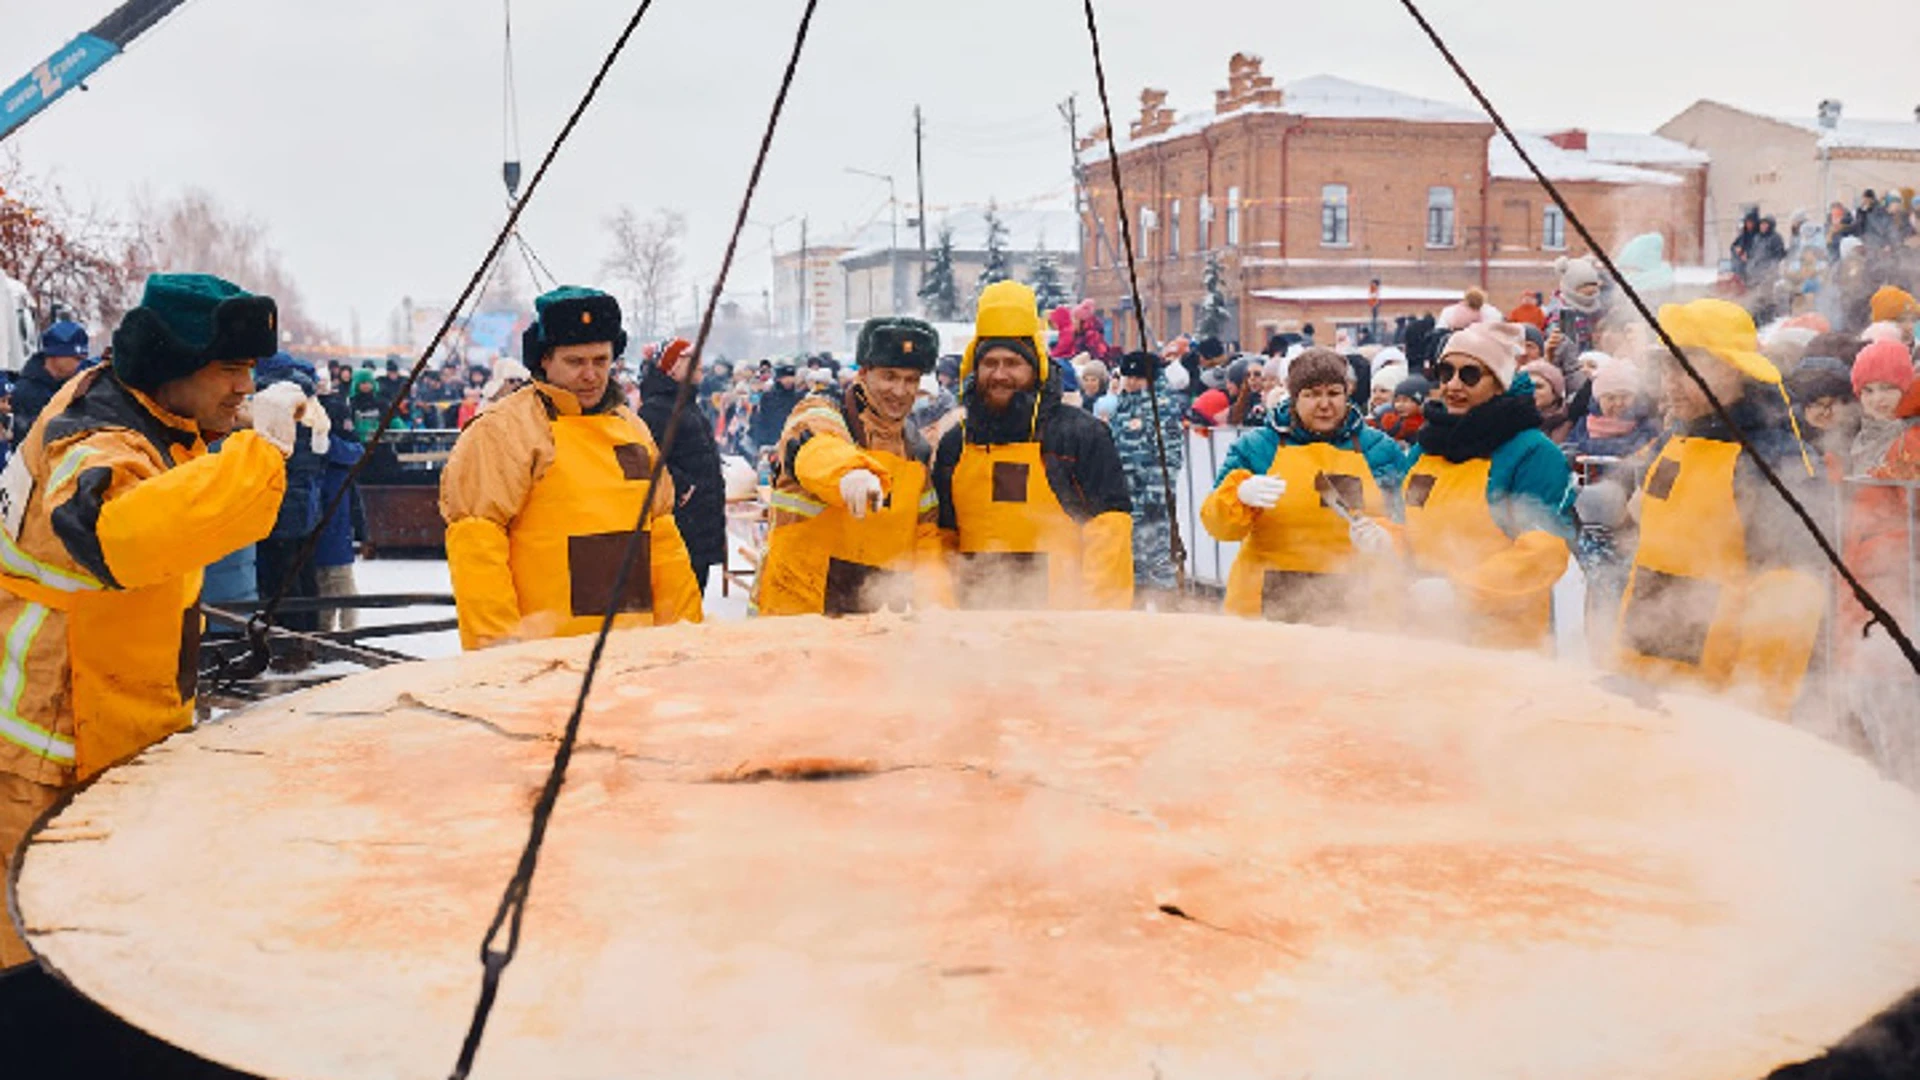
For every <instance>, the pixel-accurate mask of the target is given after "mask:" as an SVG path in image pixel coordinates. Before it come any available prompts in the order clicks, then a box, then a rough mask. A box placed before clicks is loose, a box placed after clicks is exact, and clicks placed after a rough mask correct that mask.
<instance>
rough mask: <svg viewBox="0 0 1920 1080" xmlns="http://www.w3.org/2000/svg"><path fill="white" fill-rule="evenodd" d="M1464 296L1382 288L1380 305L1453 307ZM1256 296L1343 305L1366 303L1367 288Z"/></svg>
mask: <svg viewBox="0 0 1920 1080" xmlns="http://www.w3.org/2000/svg"><path fill="white" fill-rule="evenodd" d="M1463 294H1464V290H1462V289H1431V288H1420V287H1417V286H1412V285H1382V286H1380V302H1381V303H1383V304H1391V303H1394V302H1396V301H1397V302H1400V303H1405V304H1451V303H1454V302H1455V301H1457V300H1459V299H1460V297H1461V296H1462V295H1463ZM1253 295H1254V297H1255V298H1256V299H1260V300H1281V301H1287V302H1291V303H1296V304H1302V303H1320V304H1333V303H1342V302H1351V303H1366V301H1367V288H1366V286H1364V285H1310V286H1303V287H1301V288H1297V289H1255V290H1253Z"/></svg>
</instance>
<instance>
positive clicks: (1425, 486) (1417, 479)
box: [1407, 473, 1433, 506]
mask: <svg viewBox="0 0 1920 1080" xmlns="http://www.w3.org/2000/svg"><path fill="white" fill-rule="evenodd" d="M1432 494H1433V474H1432V473H1416V474H1414V475H1413V476H1410V477H1408V478H1407V505H1408V506H1425V505H1427V497H1428V496H1429V495H1432Z"/></svg>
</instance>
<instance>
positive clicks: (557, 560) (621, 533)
mask: <svg viewBox="0 0 1920 1080" xmlns="http://www.w3.org/2000/svg"><path fill="white" fill-rule="evenodd" d="M534 304H535V308H536V311H537V313H538V314H537V317H536V319H535V320H534V323H533V325H532V326H530V327H528V328H527V332H526V335H525V339H526V340H525V344H526V356H527V358H528V360H529V363H528V367H529V368H530V369H531V370H532V372H533V376H534V382H533V383H532V384H531V385H529V386H526V387H523V388H521V389H519V390H517V391H514V392H513V393H512V394H510V395H508V396H507V397H505V398H502V399H501V400H499V401H498V402H495V403H494V405H493V406H492V407H491V408H489V409H488V410H487V411H486V412H484V413H482V414H481V415H480V416H479V417H477V418H476V419H475V420H474V422H473V423H472V424H471V425H469V426H468V427H467V429H466V430H465V431H463V432H461V433H460V439H459V441H458V442H456V443H455V444H454V448H453V456H452V457H451V458H450V459H448V461H447V466H446V469H445V470H444V471H443V472H442V473H441V477H440V513H441V516H443V517H444V518H446V521H447V563H448V566H449V568H450V569H451V571H452V574H453V597H454V603H455V607H456V612H457V614H458V616H459V619H460V641H461V644H462V645H464V646H465V647H466V648H469V649H478V648H484V647H486V646H488V645H493V644H497V643H500V642H502V641H514V640H527V639H532V638H545V637H565V636H569V635H574V634H587V633H591V632H593V631H594V630H595V629H596V628H597V627H598V626H599V625H600V619H601V617H602V615H603V613H604V612H605V611H606V608H607V606H608V604H609V603H610V602H611V601H612V600H613V590H614V586H615V584H616V582H617V579H618V576H619V572H620V565H621V561H622V559H624V558H625V556H626V553H627V551H628V548H629V545H630V544H631V542H632V541H633V540H634V526H635V524H636V523H639V522H640V521H641V514H640V509H641V499H642V497H643V493H644V492H645V490H646V486H647V479H648V477H649V476H650V475H651V474H652V472H653V469H654V463H655V462H656V461H657V460H658V458H659V451H658V449H657V448H656V447H655V446H654V444H653V437H652V436H651V435H649V434H648V433H647V427H646V425H645V424H643V423H642V422H641V421H640V418H639V417H638V416H635V415H634V413H633V411H632V410H631V409H629V408H627V406H626V404H625V403H624V401H623V400H622V395H621V393H620V389H619V387H618V386H617V385H615V384H614V382H613V378H612V366H613V361H614V358H615V357H617V356H618V355H619V353H620V352H621V351H622V350H623V349H625V347H626V341H627V335H626V332H625V331H623V330H622V329H621V328H620V306H619V305H618V304H617V303H615V302H614V299H613V298H612V297H610V296H608V295H606V294H605V293H601V292H596V291H593V290H591V289H578V288H572V287H567V288H561V289H557V290H555V291H553V292H550V293H548V294H546V295H545V296H542V297H540V298H539V299H538V300H536V301H535V302H534ZM673 504H674V498H673V482H672V480H671V479H669V478H668V477H667V476H665V475H664V474H663V475H662V476H661V477H660V482H659V486H658V487H657V488H655V490H654V497H653V503H652V506H651V507H650V508H649V509H648V511H647V516H646V520H645V523H644V524H643V525H642V526H641V531H642V533H643V534H644V535H642V536H641V537H640V538H639V543H638V552H637V556H636V559H635V564H634V567H633V571H632V572H631V573H630V574H629V575H628V580H627V583H626V587H625V589H624V590H622V592H621V594H620V598H619V602H618V614H617V616H616V620H617V621H616V625H618V626H660V625H665V624H667V623H673V622H681V621H687V622H699V621H700V618H701V608H700V587H699V585H698V584H697V583H696V582H695V580H694V577H693V566H692V563H691V561H690V560H689V559H688V557H687V548H686V544H685V543H683V542H682V541H681V539H680V530H679V529H678V528H677V527H676V526H675V525H674V521H673Z"/></svg>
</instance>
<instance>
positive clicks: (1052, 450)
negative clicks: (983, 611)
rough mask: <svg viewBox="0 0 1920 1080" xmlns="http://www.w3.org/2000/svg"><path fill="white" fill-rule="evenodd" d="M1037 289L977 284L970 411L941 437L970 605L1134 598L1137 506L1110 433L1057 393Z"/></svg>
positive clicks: (944, 528) (943, 489) (943, 514)
mask: <svg viewBox="0 0 1920 1080" xmlns="http://www.w3.org/2000/svg"><path fill="white" fill-rule="evenodd" d="M1058 376H1059V373H1058V372H1055V371H1053V370H1051V367H1050V365H1049V363H1048V358H1047V341H1046V335H1045V331H1044V329H1043V328H1042V324H1041V321H1040V316H1039V312H1038V308H1037V307H1036V305H1035V303H1034V296H1033V290H1032V289H1030V288H1028V287H1027V286H1025V285H1022V284H1020V283H1018V282H1014V281H1002V282H998V283H995V284H993V285H989V286H988V287H987V288H986V289H985V290H984V291H982V292H981V294H980V311H979V315H978V317H977V320H976V322H975V325H974V336H973V341H972V342H971V343H969V344H968V346H967V351H966V354H965V355H964V356H963V357H962V358H961V362H960V384H961V393H960V403H961V406H962V407H963V408H964V409H965V412H966V418H965V419H964V420H962V421H961V423H960V425H959V426H958V427H955V428H954V429H953V430H952V431H949V432H947V434H946V437H945V438H943V439H941V440H940V449H939V452H938V453H936V454H935V455H934V464H933V486H934V490H935V492H936V493H937V495H938V498H939V500H940V529H941V533H942V540H943V543H944V544H945V545H946V547H947V549H948V550H949V551H950V552H951V553H952V555H953V561H952V570H953V589H954V597H955V600H956V601H957V602H958V604H959V606H961V607H965V608H1014V609H1022V608H1024V609H1038V608H1055V609H1080V608H1106V609H1125V608H1130V607H1132V606H1133V515H1132V499H1131V497H1130V496H1129V494H1128V489H1127V477H1126V472H1125V471H1124V470H1123V469H1122V467H1121V464H1120V454H1119V451H1117V450H1116V449H1115V448H1114V445H1113V435H1112V433H1110V432H1109V431H1108V430H1107V426H1106V425H1105V424H1103V423H1101V422H1100V421H1099V420H1096V419H1094V417H1093V414H1092V413H1088V412H1084V411H1082V410H1080V409H1075V408H1071V407H1067V406H1065V405H1063V404H1062V402H1061V400H1060V395H1061V387H1060V381H1059V377H1058Z"/></svg>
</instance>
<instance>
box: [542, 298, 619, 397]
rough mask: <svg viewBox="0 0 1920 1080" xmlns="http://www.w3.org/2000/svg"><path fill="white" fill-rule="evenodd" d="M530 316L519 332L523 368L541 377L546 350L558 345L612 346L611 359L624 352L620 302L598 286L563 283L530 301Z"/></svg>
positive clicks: (617, 357)
mask: <svg viewBox="0 0 1920 1080" xmlns="http://www.w3.org/2000/svg"><path fill="white" fill-rule="evenodd" d="M533 311H534V318H533V323H532V324H531V325H529V326H528V327H527V329H526V331H525V332H524V333H522V334H521V335H520V346H521V355H522V357H523V358H524V359H525V361H526V364H527V370H529V371H531V372H533V373H534V374H535V375H536V376H542V377H544V376H545V374H546V372H545V370H544V366H545V361H546V359H547V350H549V349H552V348H554V347H556V346H560V345H593V344H597V343H599V342H602V341H604V342H607V343H609V344H611V345H612V346H613V356H614V359H616V360H618V359H619V358H620V355H621V354H622V353H624V352H626V351H627V332H626V331H625V330H624V329H622V328H621V325H620V302H619V301H617V300H615V299H614V298H613V297H611V296H608V295H607V294H606V293H603V292H601V291H600V290H598V289H583V288H580V287H578V286H575V285H563V286H561V287H560V288H558V289H555V290H553V291H552V292H550V293H547V294H545V295H544V296H541V297H539V298H538V299H536V300H535V301H534V302H533Z"/></svg>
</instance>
